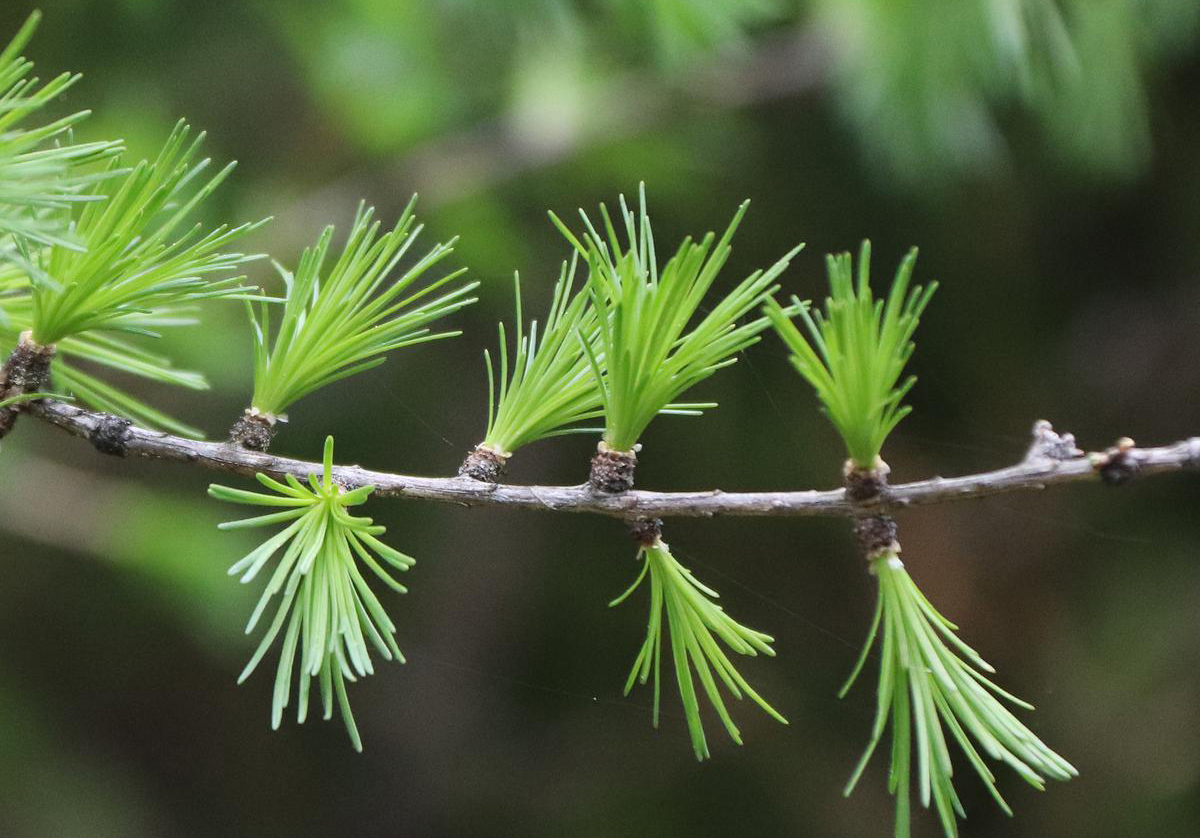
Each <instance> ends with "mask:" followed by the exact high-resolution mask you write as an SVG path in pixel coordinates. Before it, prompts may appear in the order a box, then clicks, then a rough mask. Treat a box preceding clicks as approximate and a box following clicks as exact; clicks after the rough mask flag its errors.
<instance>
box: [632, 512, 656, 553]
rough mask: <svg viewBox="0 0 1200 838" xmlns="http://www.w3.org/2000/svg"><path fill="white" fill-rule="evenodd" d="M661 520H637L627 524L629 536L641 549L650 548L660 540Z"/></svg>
mask: <svg viewBox="0 0 1200 838" xmlns="http://www.w3.org/2000/svg"><path fill="white" fill-rule="evenodd" d="M662 528H663V522H662V518H638V519H637V520H636V521H630V522H629V535H630V536H631V537H632V538H633V540H634V541H636V542H637V543H638V544H639V545H640V546H642V547H650V546H651V545H653V544H654V543H655V542H657V541H658V540H659V539H661V538H662Z"/></svg>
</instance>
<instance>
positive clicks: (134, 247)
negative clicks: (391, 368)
mask: <svg viewBox="0 0 1200 838" xmlns="http://www.w3.org/2000/svg"><path fill="white" fill-rule="evenodd" d="M202 139H203V135H200V136H198V137H196V138H194V139H190V131H189V129H188V127H187V126H186V125H184V124H183V123H179V124H178V125H177V126H176V127H175V129H174V131H173V132H172V133H171V135H170V137H169V138H168V140H167V142H166V143H165V145H164V147H163V149H162V151H161V152H160V154H159V155H158V157H157V158H156V159H155V160H153V161H142V162H141V163H140V164H138V165H137V166H135V167H134V168H133V169H119V168H116V166H117V161H116V160H115V159H114V160H112V161H110V163H109V165H108V166H107V168H106V169H105V170H104V171H105V175H106V176H105V178H104V179H96V178H93V179H90V180H89V181H88V182H87V183H86V185H84V186H82V187H80V188H78V189H75V187H72V188H73V189H74V191H73V192H72V196H71V197H72V199H73V200H72V201H70V202H65V203H63V204H62V206H61V207H58V206H56V207H55V208H50V209H47V210H45V211H44V212H42V213H41V214H39V215H38V217H39V218H58V219H59V221H60V222H61V226H62V227H63V228H64V229H68V228H69V229H70V231H71V233H70V241H62V242H60V241H57V240H55V241H46V242H44V243H41V244H38V243H36V240H35V239H33V238H31V237H17V238H15V239H14V240H13V242H14V243H13V244H12V245H11V247H10V248H9V250H8V253H7V257H8V258H7V260H6V262H4V263H0V346H10V347H11V346H15V345H16V343H17V340H18V338H19V335H20V334H21V332H23V331H30V332H31V335H32V339H33V340H34V341H35V342H37V343H39V344H41V345H43V346H48V345H53V346H54V347H55V349H56V352H55V360H54V363H53V367H52V370H53V381H54V388H55V390H56V391H57V392H61V393H71V394H74V396H75V397H77V398H78V399H80V400H81V401H83V402H84V403H86V404H88V405H90V406H91V407H93V408H98V409H100V410H104V411H108V412H110V413H116V414H118V415H121V416H124V417H126V418H128V419H131V420H133V421H136V422H139V423H141V424H145V425H150V426H155V427H160V428H163V429H165V430H169V431H173V432H176V433H181V434H184V435H187V436H200V435H201V434H200V432H199V431H198V430H197V429H196V428H193V427H191V426H189V425H186V424H184V423H182V422H179V421H177V420H175V419H172V418H171V417H170V416H168V415H167V414H165V413H163V412H162V411H160V410H158V409H157V408H155V407H152V406H151V405H149V404H146V403H145V402H143V401H142V400H141V399H139V398H137V397H136V396H133V395H131V394H129V393H127V392H125V391H124V390H122V389H121V388H120V387H118V386H115V385H113V384H111V383H109V382H107V381H105V380H104V379H102V378H101V377H100V376H98V375H97V374H95V371H85V367H87V366H94V367H101V368H107V369H108V370H112V371H116V372H118V373H122V374H127V375H130V376H135V377H138V378H142V379H146V380H150V381H155V382H160V383H165V384H171V385H175V386H182V387H188V388H191V389H206V388H207V387H208V384H207V382H206V381H205V379H204V377H203V376H202V375H200V374H199V373H195V372H191V371H188V370H180V369H178V368H176V367H175V366H174V365H173V364H172V362H171V361H170V359H168V358H166V357H163V356H162V355H160V354H157V353H154V352H150V351H148V350H147V349H145V348H144V347H143V346H140V345H139V343H138V341H139V340H140V339H142V338H145V337H158V336H159V334H160V333H161V330H163V329H166V328H174V327H178V326H186V325H193V324H195V323H197V322H198V320H197V317H196V312H195V304H196V303H197V302H200V301H203V300H208V299H215V298H216V299H219V298H224V299H252V298H256V294H255V292H253V291H252V290H251V289H248V288H245V287H244V286H243V285H242V284H241V280H242V278H241V277H237V276H230V274H231V273H232V272H233V271H235V270H237V269H238V268H239V267H240V266H241V265H242V263H244V262H246V261H248V260H250V259H253V258H255V257H253V256H247V255H244V254H241V253H236V252H229V251H227V250H226V248H227V247H228V246H229V245H230V244H231V243H232V242H234V241H235V240H236V239H238V238H240V237H241V236H243V235H245V234H246V233H248V232H250V231H251V230H253V229H255V228H256V227H257V226H259V225H258V224H243V225H241V226H238V227H235V228H232V229H230V228H228V227H224V226H221V227H217V228H215V229H213V230H210V231H208V232H205V231H203V230H202V228H201V227H200V226H199V225H194V224H192V223H191V222H189V221H188V218H189V216H190V215H192V214H193V212H194V211H195V210H196V209H197V208H198V206H199V205H200V204H201V203H202V202H203V201H204V200H205V199H206V198H207V197H208V196H209V195H210V194H211V193H212V191H213V190H214V189H215V188H216V187H217V186H218V185H219V184H220V183H221V182H222V181H223V180H224V179H225V177H226V176H227V175H228V174H229V172H230V171H231V168H232V164H231V165H230V166H226V167H225V168H224V169H222V170H221V171H220V172H217V173H216V174H215V175H212V176H210V177H208V178H207V179H206V178H205V172H206V170H207V169H208V167H209V161H208V160H198V161H197V160H196V156H197V152H198V150H199V146H200V143H201V141H202ZM101 190H103V192H101ZM76 199H77V200H76ZM260 223H261V222H260ZM118 332H124V333H125V335H119V334H116V333H118ZM81 362H82V364H81Z"/></svg>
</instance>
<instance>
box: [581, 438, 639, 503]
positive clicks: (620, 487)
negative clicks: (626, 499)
mask: <svg viewBox="0 0 1200 838" xmlns="http://www.w3.org/2000/svg"><path fill="white" fill-rule="evenodd" d="M641 447H642V446H640V445H635V446H633V450H631V451H616V450H613V449H612V448H609V447H608V443H606V442H604V441H603V440H602V441H601V442H600V444H599V445H597V446H596V449H597V450H596V454H595V456H593V457H592V470H591V473H590V474H589V475H588V484H589V485H591V487H592V490H593V491H595V492H600V493H602V494H606V495H616V494H620V493H621V492H628V491H629V490H630V489H632V488H633V475H634V472H635V471H636V470H637V452H638V451H639V450H640V449H641Z"/></svg>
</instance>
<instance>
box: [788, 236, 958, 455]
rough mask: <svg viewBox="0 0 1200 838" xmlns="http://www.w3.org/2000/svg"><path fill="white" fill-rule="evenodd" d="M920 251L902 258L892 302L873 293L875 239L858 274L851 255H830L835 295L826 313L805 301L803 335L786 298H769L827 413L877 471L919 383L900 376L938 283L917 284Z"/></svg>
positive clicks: (863, 253)
mask: <svg viewBox="0 0 1200 838" xmlns="http://www.w3.org/2000/svg"><path fill="white" fill-rule="evenodd" d="M916 260H917V251H916V249H915V248H914V249H913V250H911V251H909V253H908V255H907V256H906V257H905V258H904V260H903V261H902V262H901V263H900V267H899V268H898V269H897V270H896V276H895V279H894V280H893V281H892V287H891V290H890V291H889V292H888V295H887V299H886V300H876V299H875V298H874V295H873V294H872V292H871V285H870V274H871V243H870V242H863V245H862V250H861V251H860V253H859V258H858V276H857V280H856V279H855V275H854V268H853V264H852V260H851V258H850V254H849V253H842V254H838V255H836V256H835V255H830V256H828V257H827V258H826V266H827V268H828V271H829V286H830V295H829V297H828V298H826V300H825V313H824V314H822V313H821V312H816V313H813V314H810V313H809V312H808V310H807V309H805V308H804V307H803V306H800V305H799V301H798V300H797V301H796V303H797V305H796V306H794V307H793V309H795V310H798V312H799V314H800V317H801V318H803V320H804V324H805V326H806V327H807V331H808V334H807V335H805V334H804V333H803V332H801V331H800V330H799V329H798V328H796V325H795V324H794V323H793V322H792V320H791V317H790V316H789V315H790V314H791V313H792V310H784V309H783V308H782V307H781V306H780V305H779V303H777V302H776V301H775V300H773V299H771V300H768V301H767V308H766V311H767V316H768V317H769V318H770V319H771V323H772V324H773V325H774V326H775V329H776V331H777V332H778V333H779V336H780V337H782V338H783V341H784V343H785V344H787V347H788V349H790V350H791V352H792V356H791V360H792V363H793V364H794V365H795V367H796V369H797V370H799V372H800V374H801V375H802V376H804V378H805V379H807V380H808V382H809V383H810V384H812V386H813V388H814V389H816V391H817V397H818V398H819V399H820V401H821V405H822V408H823V410H824V411H825V413H826V415H828V416H829V419H830V421H831V422H833V425H834V427H835V428H837V431H838V433H839V434H841V436H842V439H843V440H845V443H846V449H847V451H848V452H849V455H850V459H851V461H852V462H853V465H854V466H855V467H857V468H862V469H871V468H874V467H875V466H876V460H877V459H878V457H879V453H880V451H881V450H882V449H883V443H884V440H886V439H887V436H888V434H889V433H891V431H892V429H893V428H895V427H896V425H897V424H899V422H900V420H901V419H903V418H904V417H905V416H907V415H908V413H909V411H910V410H911V409H912V408H910V407H908V406H907V405H904V404H902V402H903V399H904V396H905V395H906V394H907V393H908V391H909V390H910V389H911V388H912V386H913V384H914V383H915V382H916V378H915V377H914V376H909V377H908V378H907V379H905V380H904V381H903V382H902V381H901V380H900V376H901V374H902V373H903V372H904V366H905V364H907V363H908V359H909V357H910V356H911V355H912V353H913V342H912V335H913V332H914V331H915V330H916V328H917V323H918V321H919V320H920V317H921V312H923V311H924V310H925V306H926V305H927V304H928V303H929V299H930V297H932V296H933V292H934V291H935V290H937V283H936V282H934V283H930V285H929V286H928V287H927V288H921V287H920V286H917V287H914V288H911V289H910V288H909V282H910V280H911V278H912V271H913V266H914V265H915V264H916Z"/></svg>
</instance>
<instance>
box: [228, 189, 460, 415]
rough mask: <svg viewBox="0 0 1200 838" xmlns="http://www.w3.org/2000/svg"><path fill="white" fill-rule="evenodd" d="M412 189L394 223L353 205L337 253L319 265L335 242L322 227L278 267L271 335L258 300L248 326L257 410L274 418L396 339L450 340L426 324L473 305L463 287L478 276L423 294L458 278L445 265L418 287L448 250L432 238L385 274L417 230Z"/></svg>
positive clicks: (370, 363) (368, 364)
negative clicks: (280, 288)
mask: <svg viewBox="0 0 1200 838" xmlns="http://www.w3.org/2000/svg"><path fill="white" fill-rule="evenodd" d="M415 203H416V197H415V196H414V197H413V199H412V200H411V201H409V204H408V206H407V207H406V208H405V210H404V212H403V213H402V214H401V216H400V218H399V220H398V221H397V222H396V224H395V226H394V227H393V228H392V229H391V230H389V231H387V232H385V233H383V234H380V232H379V231H380V224H379V222H378V221H375V220H374V209H373V208H367V207H365V206H364V205H362V204H360V205H359V208H358V212H357V213H356V214H355V218H354V224H353V225H352V227H351V229H350V235H349V238H348V239H347V241H346V244H345V246H344V247H343V248H342V251H341V254H340V255H339V256H338V257H337V259H336V261H334V263H333V264H332V265H331V266H328V267H327V266H326V265H325V262H326V259H327V257H328V256H329V250H330V243H331V242H332V240H333V232H334V230H333V227H326V228H325V230H324V232H322V234H321V237H320V239H318V241H317V243H316V245H315V246H314V247H311V248H307V249H306V250H305V251H304V253H303V254H302V255H301V257H300V265H299V267H298V268H297V270H296V272H295V275H294V276H293V274H291V273H290V272H288V271H286V270H284V269H283V268H282V267H279V266H278V265H277V266H276V267H278V268H279V271H280V273H281V274H282V276H283V280H284V284H285V285H286V287H287V297H286V300H285V302H284V306H283V312H282V313H281V315H280V318H279V326H278V330H277V331H276V332H275V333H274V334H272V327H271V321H270V310H269V309H268V307H267V305H265V304H264V305H262V306H261V308H260V309H259V312H258V316H257V317H255V316H254V313H253V311H252V312H251V320H252V322H253V324H254V330H255V337H254V397H253V399H252V402H251V404H252V406H253V407H254V408H255V409H256V410H258V411H259V412H260V413H263V414H267V415H269V416H281V415H283V414H284V413H285V412H286V411H287V409H288V407H289V406H290V405H292V404H293V403H295V402H296V401H298V400H299V399H301V398H303V397H304V396H306V395H308V394H310V393H312V392H313V391H315V390H317V389H319V388H321V387H324V386H325V385H327V384H330V383H332V382H334V381H337V380H339V379H342V378H346V377H347V376H351V375H354V374H355V373H359V372H362V371H364V370H368V369H371V368H372V367H376V366H378V365H379V364H382V363H383V362H384V360H385V359H384V357H383V356H384V353H386V352H389V351H391V350H393V349H396V348H398V347H401V346H411V345H412V344H416V343H426V342H428V341H432V340H438V339H440V338H447V337H454V336H456V335H459V334H461V332H437V333H431V332H430V330H429V328H428V325H429V324H430V323H432V322H434V321H435V320H438V319H439V318H442V317H444V316H446V315H447V314H450V313H452V312H454V311H457V310H458V309H460V308H462V307H463V306H466V305H470V304H471V303H473V302H475V298H474V297H468V296H467V294H468V293H470V292H471V290H473V289H474V288H475V287H476V286H477V285H478V283H475V282H472V283H468V284H465V285H459V286H457V287H455V288H454V289H452V290H450V291H448V292H446V293H444V294H442V295H440V296H436V297H433V296H431V295H432V294H433V292H434V291H437V290H438V289H439V288H442V287H443V286H445V285H446V284H447V283H449V282H452V281H453V280H454V279H456V278H457V277H459V276H461V275H462V273H463V272H464V271H465V268H464V269H460V270H456V271H452V272H450V273H448V274H445V275H444V276H441V277H439V278H438V279H435V280H433V281H432V282H429V283H427V284H424V285H419V284H418V283H419V281H420V280H421V279H422V277H423V276H424V275H425V273H426V272H427V271H429V270H430V269H431V268H433V267H434V266H435V265H437V263H439V262H441V261H442V260H443V259H445V258H446V257H447V256H448V255H450V253H451V252H452V251H453V244H454V242H453V241H451V242H449V243H446V244H439V245H437V246H436V247H434V248H433V249H432V250H430V251H429V252H428V253H426V254H425V255H424V256H422V257H421V258H420V259H418V260H417V262H416V263H415V264H414V265H412V266H411V267H410V268H408V269H406V270H405V271H403V272H402V273H400V274H399V275H397V276H392V271H393V269H394V268H395V267H396V265H397V264H398V263H399V262H400V260H401V259H402V258H403V257H404V256H405V255H406V254H407V253H408V251H409V250H410V249H411V247H412V245H413V243H414V242H415V240H416V238H417V236H418V234H419V233H420V232H421V228H420V227H419V226H416V219H415V216H414V215H413V207H414V206H415Z"/></svg>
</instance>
